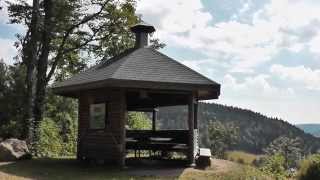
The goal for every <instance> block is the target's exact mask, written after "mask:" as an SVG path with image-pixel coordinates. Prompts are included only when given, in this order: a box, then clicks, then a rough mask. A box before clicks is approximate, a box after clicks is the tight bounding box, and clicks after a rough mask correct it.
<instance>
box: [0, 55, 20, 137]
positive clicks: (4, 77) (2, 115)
mask: <svg viewBox="0 0 320 180" xmlns="http://www.w3.org/2000/svg"><path fill="white" fill-rule="evenodd" d="M24 72H25V71H24V67H23V66H21V65H20V64H16V65H14V66H11V65H6V64H5V63H4V62H3V61H1V60H0V88H1V91H0V136H1V137H3V138H7V137H17V138H21V137H22V134H23V133H22V132H23V131H24V129H25V128H24V127H25V124H24V122H23V121H22V114H23V112H24V105H23V101H22V100H23V98H24V93H25V88H24V78H25V76H24Z"/></svg>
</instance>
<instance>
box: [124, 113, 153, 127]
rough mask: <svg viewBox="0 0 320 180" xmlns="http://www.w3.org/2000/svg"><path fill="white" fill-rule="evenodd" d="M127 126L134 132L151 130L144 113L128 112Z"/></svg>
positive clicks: (150, 124) (149, 121) (149, 122)
mask: <svg viewBox="0 0 320 180" xmlns="http://www.w3.org/2000/svg"><path fill="white" fill-rule="evenodd" d="M128 125H129V128H130V129H134V130H147V129H151V127H152V123H151V120H150V119H149V118H148V116H147V115H146V113H144V112H134V111H132V112H129V113H128Z"/></svg>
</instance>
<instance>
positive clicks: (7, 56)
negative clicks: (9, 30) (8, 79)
mask: <svg viewBox="0 0 320 180" xmlns="http://www.w3.org/2000/svg"><path fill="white" fill-rule="evenodd" d="M13 43H14V40H12V39H1V38H0V47H1V48H0V59H2V58H3V59H4V62H6V63H8V64H12V63H13V60H12V58H13V57H14V56H16V55H17V50H16V49H15V47H14V46H13Z"/></svg>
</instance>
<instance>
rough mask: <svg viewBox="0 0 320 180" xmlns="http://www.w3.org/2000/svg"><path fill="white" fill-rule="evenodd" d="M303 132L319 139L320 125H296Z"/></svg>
mask: <svg viewBox="0 0 320 180" xmlns="http://www.w3.org/2000/svg"><path fill="white" fill-rule="evenodd" d="M296 126H297V127H298V128H300V129H302V130H303V131H304V132H306V133H309V134H312V135H314V136H316V137H320V124H297V125H296Z"/></svg>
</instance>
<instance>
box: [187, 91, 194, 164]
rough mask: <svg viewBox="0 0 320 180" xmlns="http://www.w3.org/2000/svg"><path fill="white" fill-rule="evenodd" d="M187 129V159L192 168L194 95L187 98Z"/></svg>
mask: <svg viewBox="0 0 320 180" xmlns="http://www.w3.org/2000/svg"><path fill="white" fill-rule="evenodd" d="M188 127H189V152H188V159H189V163H190V165H191V166H194V164H195V162H194V95H193V94H191V95H190V96H189V102H188Z"/></svg>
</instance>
